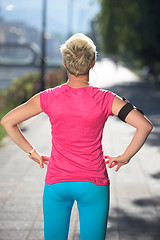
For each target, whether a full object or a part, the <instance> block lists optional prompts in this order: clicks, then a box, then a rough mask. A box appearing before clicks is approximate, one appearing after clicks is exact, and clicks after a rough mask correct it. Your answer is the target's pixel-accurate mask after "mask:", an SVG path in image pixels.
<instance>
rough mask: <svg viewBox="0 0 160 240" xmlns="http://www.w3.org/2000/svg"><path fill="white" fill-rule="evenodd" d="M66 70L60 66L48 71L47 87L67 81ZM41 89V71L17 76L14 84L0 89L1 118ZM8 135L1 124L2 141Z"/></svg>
mask: <svg viewBox="0 0 160 240" xmlns="http://www.w3.org/2000/svg"><path fill="white" fill-rule="evenodd" d="M65 79H66V71H65V69H64V68H59V69H57V70H54V71H52V72H48V73H47V74H46V77H45V86H46V88H52V87H56V86H58V85H60V84H62V83H64V82H65ZM39 89H40V73H32V74H26V75H24V76H22V77H20V78H15V79H14V81H13V83H12V85H11V86H10V87H9V88H8V89H6V90H0V119H1V118H2V117H3V116H4V115H5V114H6V113H7V112H8V111H10V110H11V109H13V108H15V107H17V106H18V105H20V104H23V103H24V102H26V101H27V100H28V99H30V98H31V97H32V96H33V95H35V94H36V93H38V92H39ZM5 135H6V132H5V130H4V128H3V127H2V126H1V125H0V141H1V139H2V138H3V137H4V136H5Z"/></svg>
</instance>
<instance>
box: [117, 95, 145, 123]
mask: <svg viewBox="0 0 160 240" xmlns="http://www.w3.org/2000/svg"><path fill="white" fill-rule="evenodd" d="M122 99H123V101H124V102H126V105H124V106H123V107H122V108H121V110H120V111H119V113H118V117H119V118H120V119H121V120H122V121H123V122H125V119H126V117H127V115H128V114H129V113H130V112H131V111H132V110H133V109H136V110H137V111H139V112H140V113H141V114H143V115H144V113H143V111H142V110H140V109H138V108H136V107H135V106H133V105H132V104H131V103H130V102H129V101H128V100H127V99H126V98H124V97H123V98H122Z"/></svg>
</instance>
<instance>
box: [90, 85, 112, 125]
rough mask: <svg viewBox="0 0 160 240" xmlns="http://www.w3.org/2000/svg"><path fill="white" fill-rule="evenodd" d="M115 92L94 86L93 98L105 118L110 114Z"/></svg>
mask: <svg viewBox="0 0 160 240" xmlns="http://www.w3.org/2000/svg"><path fill="white" fill-rule="evenodd" d="M115 96H116V94H114V93H112V92H111V91H107V90H103V89H100V88H94V93H93V98H94V100H95V101H96V102H97V103H98V105H99V107H100V109H101V111H102V112H103V113H104V115H105V119H106V120H107V118H108V117H109V116H110V115H112V116H113V113H112V103H113V99H114V97H115Z"/></svg>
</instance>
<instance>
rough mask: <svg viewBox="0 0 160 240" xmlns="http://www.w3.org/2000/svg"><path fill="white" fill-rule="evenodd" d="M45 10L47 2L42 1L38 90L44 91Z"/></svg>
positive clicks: (45, 0)
mask: <svg viewBox="0 0 160 240" xmlns="http://www.w3.org/2000/svg"><path fill="white" fill-rule="evenodd" d="M46 10H47V0H43V5H42V35H41V37H42V38H41V87H40V90H41V91H43V90H44V89H45V70H46V69H45V68H46V36H45V35H46Z"/></svg>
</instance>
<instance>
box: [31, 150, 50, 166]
mask: <svg viewBox="0 0 160 240" xmlns="http://www.w3.org/2000/svg"><path fill="white" fill-rule="evenodd" d="M29 158H31V159H32V160H33V161H35V162H37V163H38V164H39V165H40V168H44V164H46V165H47V164H48V162H49V158H50V157H48V156H46V155H42V154H40V153H38V152H37V151H36V150H34V152H33V153H32V154H31V155H30V156H29Z"/></svg>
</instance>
